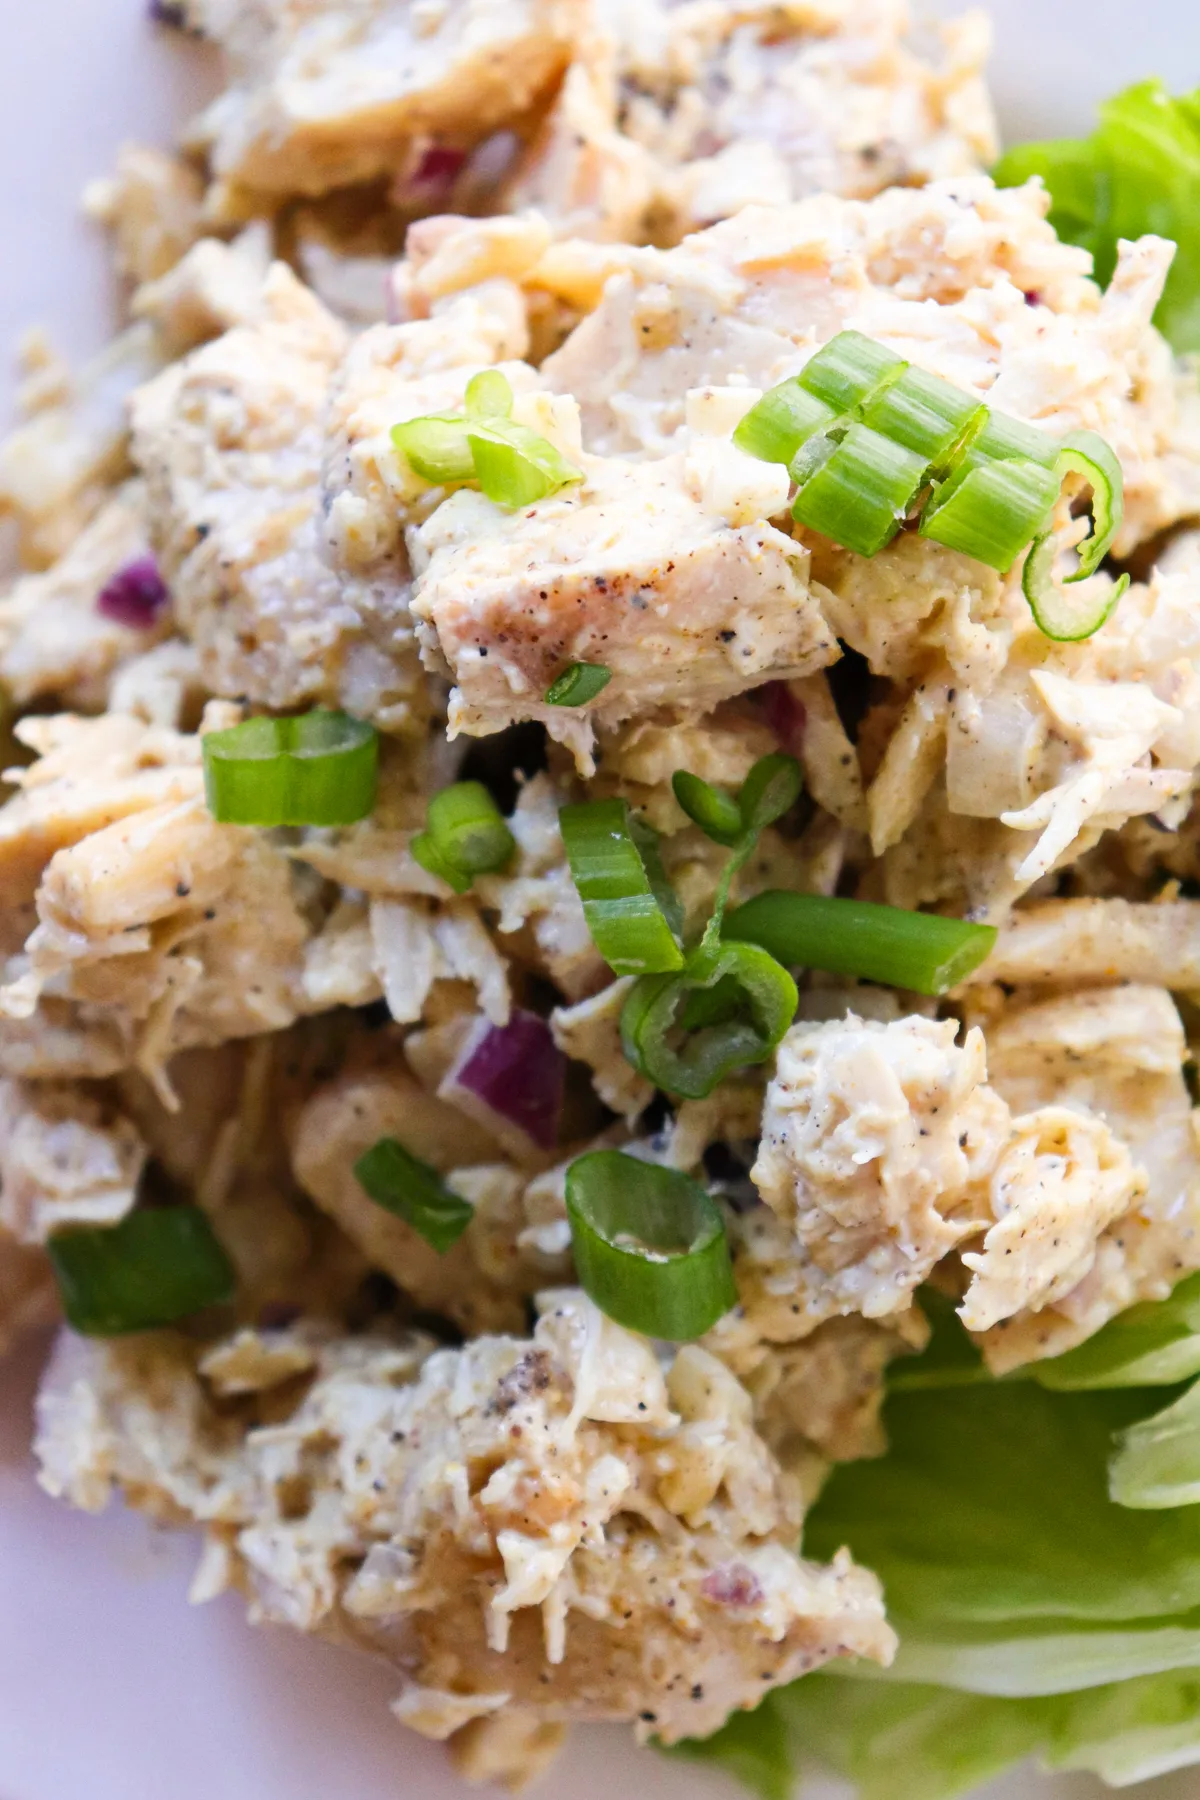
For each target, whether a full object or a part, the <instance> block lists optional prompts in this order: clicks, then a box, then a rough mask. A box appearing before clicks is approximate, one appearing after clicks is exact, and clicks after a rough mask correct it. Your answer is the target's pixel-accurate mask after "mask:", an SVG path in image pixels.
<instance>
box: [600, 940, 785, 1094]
mask: <svg viewBox="0 0 1200 1800" xmlns="http://www.w3.org/2000/svg"><path fill="white" fill-rule="evenodd" d="M796 1004H797V996H796V984H795V982H794V981H793V979H792V977H791V976H790V975H789V974H788V972H787V970H786V969H784V968H782V967H781V966H780V964H779V963H778V962H777V961H776V960H775V958H774V957H772V956H770V955H768V953H767V952H766V951H765V950H762V949H759V948H758V947H756V946H755V945H752V944H748V943H736V944H731V943H720V942H710V941H708V939H707V938H706V940H705V942H703V943H702V944H701V945H700V947H699V948H698V949H697V950H694V951H693V952H692V954H691V955H690V956H689V957H688V960H687V963H686V965H685V967H684V969H683V972H682V973H681V974H678V975H646V976H643V977H642V979H641V980H640V981H638V982H635V984H634V986H633V987H632V988H631V989H630V992H629V995H628V997H627V998H626V1001H625V1005H624V1007H623V1008H622V1012H621V1047H622V1049H623V1050H624V1052H625V1055H626V1058H627V1059H628V1061H629V1062H631V1063H632V1064H633V1066H634V1068H635V1069H637V1070H638V1071H639V1072H640V1073H641V1074H643V1075H644V1076H645V1077H646V1078H647V1080H648V1081H652V1082H653V1083H654V1085H655V1087H657V1088H661V1089H662V1090H663V1091H664V1092H665V1093H668V1094H675V1095H679V1096H681V1097H682V1098H683V1099H685V1100H703V1099H704V1098H705V1097H706V1096H707V1095H708V1094H711V1093H712V1091H713V1089H714V1088H715V1087H717V1086H718V1084H719V1083H720V1082H722V1081H723V1080H724V1079H725V1077H726V1076H727V1075H730V1074H732V1073H733V1071H734V1070H735V1069H741V1068H745V1067H746V1066H747V1065H748V1064H750V1063H761V1062H765V1061H766V1060H767V1058H768V1057H769V1056H770V1054H771V1052H772V1051H773V1050H774V1048H775V1046H776V1044H778V1042H779V1040H780V1038H782V1036H783V1034H784V1032H785V1031H786V1030H787V1028H788V1026H789V1025H790V1024H791V1022H792V1020H793V1019H794V1018H795V1016H796Z"/></svg>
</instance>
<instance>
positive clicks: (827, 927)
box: [725, 889, 996, 995]
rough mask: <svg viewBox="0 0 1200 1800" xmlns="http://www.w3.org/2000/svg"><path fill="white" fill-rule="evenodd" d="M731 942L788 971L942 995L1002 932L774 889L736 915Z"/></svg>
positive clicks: (730, 923) (728, 930) (728, 931)
mask: <svg viewBox="0 0 1200 1800" xmlns="http://www.w3.org/2000/svg"><path fill="white" fill-rule="evenodd" d="M725 936H726V937H727V938H729V939H733V940H735V941H738V942H744V943H751V944H759V945H761V946H762V948H763V949H764V950H768V951H769V952H770V954H771V955H772V956H773V957H775V958H776V960H777V961H778V962H781V963H784V964H786V965H787V966H788V967H789V968H808V969H826V970H828V971H829V972H830V973H831V974H834V975H854V976H857V977H858V978H859V979H860V980H863V981H878V982H882V983H883V984H884V985H885V986H888V987H899V988H909V989H911V990H912V991H913V992H914V993H918V994H935V995H936V994H944V993H946V992H947V990H948V989H950V988H952V987H955V986H956V985H957V984H958V983H959V982H960V981H964V980H965V979H966V977H967V976H968V975H970V974H971V972H972V971H973V970H974V969H977V968H978V967H979V965H980V963H981V962H983V960H984V958H985V957H986V956H987V955H988V954H989V952H990V951H991V949H992V946H993V944H994V943H995V941H996V928H995V926H994V925H973V924H970V923H968V921H966V920H965V919H945V918H942V916H941V915H940V914H939V913H921V912H906V911H905V910H903V909H902V908H901V907H898V906H877V905H875V904H874V902H872V901H869V900H837V899H827V898H825V897H824V896H823V895H819V894H790V893H786V892H784V891H782V890H780V889H772V890H770V891H769V892H767V893H765V894H758V895H756V896H755V898H754V899H753V900H747V902H746V903H745V905H744V906H739V907H738V908H737V909H736V911H734V912H733V913H731V914H730V916H729V918H728V919H727V920H726V922H725Z"/></svg>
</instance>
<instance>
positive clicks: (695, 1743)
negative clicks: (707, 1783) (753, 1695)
mask: <svg viewBox="0 0 1200 1800" xmlns="http://www.w3.org/2000/svg"><path fill="white" fill-rule="evenodd" d="M797 1685H799V1684H797ZM781 1691H782V1690H776V1692H775V1693H772V1694H768V1695H767V1697H766V1699H765V1700H762V1701H760V1703H759V1704H758V1706H757V1707H755V1709H754V1711H753V1712H735V1713H731V1714H730V1716H729V1718H728V1719H727V1720H726V1721H725V1723H724V1725H722V1727H721V1729H720V1731H716V1732H714V1733H713V1735H712V1736H711V1737H706V1738H685V1739H684V1741H683V1742H682V1743H680V1744H671V1745H669V1746H668V1745H662V1744H660V1745H659V1746H658V1748H659V1749H661V1750H665V1751H666V1753H667V1755H668V1756H684V1757H690V1758H691V1759H692V1760H693V1761H694V1762H706V1763H711V1764H712V1765H713V1767H714V1768H718V1769H723V1770H724V1771H725V1773H726V1774H727V1775H732V1776H733V1777H734V1779H735V1780H736V1781H740V1782H741V1784H742V1786H743V1787H747V1788H749V1789H750V1792H751V1793H752V1794H758V1795H759V1796H760V1800H791V1795H792V1794H793V1792H794V1791H795V1786H796V1754H795V1746H794V1742H793V1735H792V1733H791V1731H790V1729H789V1727H788V1725H787V1723H786V1721H785V1718H784V1714H783V1712H782V1710H781V1708H780V1704H779V1701H780V1693H781Z"/></svg>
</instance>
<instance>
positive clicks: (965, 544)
mask: <svg viewBox="0 0 1200 1800" xmlns="http://www.w3.org/2000/svg"><path fill="white" fill-rule="evenodd" d="M978 445H979V440H978V439H977V440H976V442H975V444H974V445H972V447H971V449H970V451H969V452H968V454H967V457H966V460H965V462H964V463H962V464H961V465H960V467H959V468H958V469H957V470H955V471H954V473H953V474H952V475H951V476H950V479H949V480H948V481H947V482H945V483H944V484H943V485H942V486H941V487H937V486H935V488H934V492H933V498H932V499H931V500H930V501H929V503H928V505H927V506H926V508H925V510H924V512H923V514H922V515H921V536H922V537H927V538H932V539H933V540H934V541H935V543H939V544H945V545H946V547H947V548H948V549H950V550H960V551H962V553H963V554H964V555H965V556H973V557H974V558H975V560H976V561H977V562H981V563H986V564H987V565H988V567H989V568H992V569H996V570H998V571H999V572H1000V574H1002V575H1003V574H1005V573H1007V571H1008V570H1009V569H1011V568H1012V566H1013V564H1014V562H1016V560H1017V558H1018V556H1020V554H1021V552H1022V550H1024V548H1025V546H1026V545H1027V544H1028V543H1029V541H1030V539H1031V538H1033V537H1035V536H1036V535H1037V533H1038V532H1039V531H1040V529H1041V528H1042V526H1043V525H1044V524H1045V522H1046V520H1047V518H1048V517H1049V515H1050V512H1051V509H1052V508H1053V506H1054V502H1055V501H1056V500H1057V499H1058V490H1059V485H1060V483H1059V479H1058V476H1057V475H1056V474H1055V473H1054V471H1053V469H1046V468H1043V467H1042V466H1041V464H1039V463H1035V462H1030V461H1028V460H1026V459H1014V460H1012V461H1009V462H988V461H983V460H979V457H980V452H979V449H978Z"/></svg>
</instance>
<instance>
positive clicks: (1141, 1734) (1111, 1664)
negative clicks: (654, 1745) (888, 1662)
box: [689, 1277, 1200, 1800]
mask: <svg viewBox="0 0 1200 1800" xmlns="http://www.w3.org/2000/svg"><path fill="white" fill-rule="evenodd" d="M1198 1287H1200V1278H1195V1277H1191V1278H1189V1279H1188V1280H1187V1281H1185V1282H1184V1283H1182V1284H1181V1285H1180V1286H1179V1287H1178V1288H1177V1289H1176V1290H1175V1293H1174V1294H1173V1295H1171V1297H1170V1298H1169V1299H1168V1300H1166V1301H1162V1302H1159V1303H1157V1304H1155V1305H1154V1306H1146V1307H1139V1308H1135V1309H1134V1310H1133V1312H1131V1313H1130V1314H1127V1315H1125V1316H1124V1318H1122V1319H1120V1320H1117V1321H1115V1322H1114V1324H1113V1325H1112V1326H1110V1327H1108V1328H1107V1330H1106V1332H1104V1333H1101V1334H1100V1335H1099V1337H1098V1338H1097V1339H1096V1340H1093V1342H1094V1344H1095V1345H1096V1348H1095V1349H1094V1350H1093V1349H1092V1346H1090V1345H1089V1346H1086V1347H1085V1348H1087V1349H1088V1350H1089V1351H1091V1352H1092V1354H1091V1356H1090V1358H1089V1359H1087V1360H1086V1361H1085V1359H1083V1358H1082V1357H1079V1356H1078V1353H1076V1352H1072V1356H1073V1357H1076V1358H1077V1361H1076V1362H1075V1365H1074V1367H1073V1368H1067V1370H1066V1375H1065V1378H1063V1379H1061V1383H1060V1378H1059V1377H1058V1376H1051V1380H1053V1381H1054V1382H1055V1385H1054V1386H1053V1387H1052V1386H1049V1385H1045V1384H1043V1381H1042V1380H1041V1379H1039V1380H1034V1379H1031V1376H1032V1375H1033V1374H1034V1373H1037V1374H1039V1376H1040V1375H1041V1374H1042V1373H1044V1370H1043V1369H1041V1368H1040V1367H1039V1368H1037V1369H1035V1370H1025V1371H1022V1373H1021V1375H1020V1376H1019V1377H1018V1378H1009V1379H1005V1380H1000V1381H996V1380H993V1379H992V1378H991V1377H989V1376H988V1374H987V1371H986V1370H985V1369H984V1368H983V1366H982V1363H981V1361H980V1359H979V1355H978V1352H977V1351H976V1349H975V1348H974V1346H973V1345H972V1344H971V1342H970V1340H969V1338H968V1337H967V1336H966V1334H965V1333H964V1332H963V1330H962V1327H961V1325H960V1324H959V1322H958V1320H957V1318H956V1316H955V1314H954V1310H953V1306H952V1304H951V1303H950V1302H949V1301H947V1300H945V1299H943V1298H942V1297H940V1296H938V1295H936V1294H928V1293H926V1294H922V1297H921V1298H922V1304H923V1305H924V1306H925V1308H926V1310H927V1312H928V1314H929V1316H930V1322H931V1324H932V1327H933V1335H932V1338H931V1341H930V1344H929V1347H928V1349H927V1350H926V1351H925V1352H924V1353H923V1354H922V1355H921V1356H919V1357H915V1358H913V1359H911V1360H906V1361H904V1362H902V1363H899V1364H897V1365H896V1367H895V1369H894V1370H893V1372H892V1377H891V1382H890V1392H889V1395H888V1398H887V1401H886V1404H885V1408H884V1425H885V1428H886V1432H887V1437H888V1446H889V1447H888V1451H887V1453H886V1455H884V1456H882V1457H880V1458H878V1459H877V1460H875V1461H870V1462H861V1463H851V1464H844V1465H842V1466H841V1467H839V1468H837V1469H835V1470H834V1472H833V1474H832V1475H831V1477H830V1479H829V1481H828V1483H827V1485H826V1487H825V1489H824V1492H823V1493H822V1495H821V1497H820V1499H819V1500H818V1502H817V1503H816V1505H815V1506H814V1508H813V1509H812V1511H811V1512H810V1514H809V1517H808V1520H807V1522H806V1527H805V1536H804V1549H805V1552H806V1554H809V1555H812V1556H815V1557H819V1558H828V1557H830V1556H831V1555H832V1554H833V1553H834V1551H836V1550H837V1549H838V1548H839V1547H840V1546H841V1545H842V1544H847V1545H848V1546H849V1548H850V1549H851V1551H852V1552H853V1554H854V1555H855V1557H856V1558H857V1559H858V1560H859V1561H860V1562H861V1563H864V1564H866V1565H867V1566H868V1567H869V1568H873V1569H874V1570H875V1571H876V1572H877V1574H878V1575H879V1576H880V1578H881V1580H882V1581H883V1584H884V1589H885V1592H886V1596H887V1602H888V1613H889V1616H890V1618H891V1620H892V1623H893V1624H894V1625H895V1627H896V1629H897V1631H898V1633H899V1636H900V1649H899V1653H898V1655H897V1658H896V1661H895V1663H894V1665H893V1667H892V1668H891V1669H890V1670H886V1671H885V1670H879V1669H877V1668H876V1667H875V1666H874V1665H871V1664H853V1663H838V1664H837V1665H835V1666H834V1668H832V1669H830V1670H827V1671H823V1672H822V1673H821V1674H820V1675H817V1676H810V1677H808V1678H807V1679H805V1680H804V1681H802V1682H799V1683H797V1684H795V1685H794V1686H793V1687H791V1688H788V1689H785V1690H782V1691H780V1692H777V1693H775V1694H773V1695H772V1696H771V1697H770V1699H769V1701H768V1702H766V1703H765V1704H764V1705H763V1706H761V1707H760V1708H759V1710H758V1712H757V1713H754V1714H752V1715H746V1716H744V1717H742V1718H739V1720H738V1721H736V1722H735V1723H734V1724H732V1725H731V1726H727V1727H726V1728H725V1731H723V1732H719V1733H718V1734H717V1735H716V1737H715V1738H713V1739H710V1740H709V1741H708V1743H707V1744H703V1745H698V1746H693V1747H691V1749H690V1752H689V1753H691V1754H694V1755H698V1756H701V1757H704V1758H707V1759H711V1760H713V1761H717V1762H720V1763H721V1765H722V1766H723V1767H725V1768H727V1769H729V1770H730V1771H731V1772H734V1773H738V1774H740V1775H741V1776H742V1779H743V1780H745V1781H746V1782H747V1784H748V1785H750V1786H752V1787H753V1788H754V1789H755V1791H756V1792H757V1793H759V1794H760V1795H762V1796H763V1800H783V1795H784V1794H785V1793H786V1792H787V1791H789V1790H788V1783H789V1781H790V1779H791V1775H790V1771H791V1767H792V1761H793V1759H794V1758H799V1759H801V1760H803V1758H804V1756H809V1757H816V1758H817V1759H819V1760H820V1761H822V1762H824V1763H825V1764H828V1765H830V1766H832V1767H833V1768H835V1769H837V1770H840V1771H841V1772H842V1773H843V1774H845V1775H847V1776H848V1777H850V1779H852V1780H853V1781H854V1782H855V1783H856V1785H857V1787H858V1790H859V1795H860V1800H949V1796H952V1795H955V1794H962V1793H966V1792H967V1791H969V1790H970V1789H972V1788H973V1787H975V1786H976V1785H977V1784H979V1783H980V1782H983V1781H986V1780H987V1779H989V1778H990V1777H991V1776H992V1775H993V1774H995V1773H997V1772H998V1771H999V1770H1000V1769H1001V1768H1003V1767H1005V1766H1007V1765H1008V1764H1010V1763H1013V1762H1017V1761H1020V1760H1021V1759H1023V1758H1025V1757H1027V1756H1030V1755H1036V1756H1037V1757H1039V1758H1040V1760H1041V1761H1042V1762H1043V1763H1045V1764H1046V1765H1047V1766H1048V1767H1056V1768H1064V1769H1089V1770H1093V1771H1094V1772H1096V1773H1098V1774H1101V1775H1103V1776H1104V1777H1105V1779H1106V1780H1110V1781H1114V1782H1118V1783H1123V1782H1127V1781H1133V1780H1140V1779H1142V1778H1143V1777H1144V1776H1147V1775H1151V1774H1155V1773H1158V1772H1160V1771H1162V1770H1164V1769H1167V1768H1174V1767H1180V1766H1182V1765H1184V1764H1185V1763H1190V1762H1194V1761H1200V1708H1198V1702H1200V1673H1197V1671H1200V1509H1198V1508H1195V1507H1192V1506H1190V1505H1176V1504H1174V1503H1173V1501H1172V1500H1171V1499H1170V1498H1166V1499H1163V1498H1161V1497H1160V1498H1153V1499H1152V1498H1150V1497H1148V1496H1151V1495H1153V1494H1157V1495H1159V1496H1162V1495H1164V1494H1172V1495H1174V1496H1175V1497H1176V1498H1178V1497H1179V1496H1180V1495H1182V1494H1183V1493H1184V1492H1185V1490H1190V1486H1191V1484H1192V1482H1193V1478H1194V1477H1195V1478H1196V1479H1200V1383H1198V1384H1197V1386H1196V1388H1194V1389H1193V1390H1191V1391H1190V1392H1185V1393H1184V1396H1183V1399H1182V1400H1181V1399H1180V1398H1179V1397H1178V1388H1176V1391H1175V1392H1174V1393H1172V1392H1171V1391H1170V1389H1167V1391H1166V1392H1164V1387H1163V1386H1151V1385H1145V1386H1140V1387H1133V1386H1128V1385H1125V1384H1126V1383H1127V1382H1128V1380H1129V1379H1130V1372H1131V1371H1132V1370H1135V1369H1136V1370H1138V1371H1139V1373H1140V1374H1141V1377H1142V1379H1143V1380H1144V1381H1145V1380H1147V1379H1148V1376H1147V1371H1149V1372H1150V1373H1149V1378H1154V1379H1158V1380H1161V1381H1162V1382H1163V1383H1165V1382H1166V1381H1167V1379H1168V1375H1169V1374H1170V1375H1173V1376H1174V1377H1175V1379H1176V1381H1177V1377H1178V1371H1179V1369H1180V1368H1181V1367H1183V1366H1184V1363H1183V1361H1181V1360H1179V1359H1180V1356H1181V1354H1182V1353H1180V1352H1179V1349H1178V1346H1179V1345H1180V1344H1181V1343H1183V1342H1185V1341H1186V1340H1187V1339H1189V1338H1190V1337H1191V1336H1192V1335H1193V1332H1192V1326H1193V1323H1195V1322H1196V1321H1195V1319H1194V1314H1195V1311H1196V1308H1197V1305H1198V1304H1200V1300H1198V1296H1197V1288H1198ZM1172 1358H1174V1359H1175V1360H1172ZM1067 1362H1068V1359H1067V1358H1065V1357H1064V1358H1061V1359H1060V1365H1066V1364H1067ZM1101 1383H1106V1384H1111V1385H1100V1384H1101ZM1193 1394H1194V1395H1195V1396H1196V1398H1195V1399H1193V1398H1192V1395H1193ZM1164 1398H1167V1399H1169V1400H1170V1401H1171V1405H1169V1406H1168V1408H1167V1410H1166V1411H1165V1412H1163V1411H1159V1412H1154V1410H1153V1409H1154V1408H1155V1407H1156V1406H1157V1407H1160V1408H1161V1406H1162V1402H1163V1399H1164ZM1114 1445H1115V1446H1116V1454H1115V1457H1114ZM1110 1471H1111V1473H1110ZM1110 1484H1111V1485H1110ZM1189 1497H1200V1495H1197V1496H1191V1495H1190V1492H1189ZM1151 1505H1153V1506H1154V1507H1155V1508H1156V1509H1157V1510H1156V1511H1154V1512H1149V1513H1148V1512H1147V1510H1145V1509H1146V1508H1147V1507H1149V1506H1151ZM759 1734H761V1738H760V1736H759Z"/></svg>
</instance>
